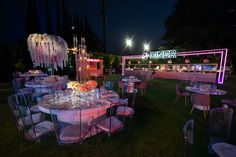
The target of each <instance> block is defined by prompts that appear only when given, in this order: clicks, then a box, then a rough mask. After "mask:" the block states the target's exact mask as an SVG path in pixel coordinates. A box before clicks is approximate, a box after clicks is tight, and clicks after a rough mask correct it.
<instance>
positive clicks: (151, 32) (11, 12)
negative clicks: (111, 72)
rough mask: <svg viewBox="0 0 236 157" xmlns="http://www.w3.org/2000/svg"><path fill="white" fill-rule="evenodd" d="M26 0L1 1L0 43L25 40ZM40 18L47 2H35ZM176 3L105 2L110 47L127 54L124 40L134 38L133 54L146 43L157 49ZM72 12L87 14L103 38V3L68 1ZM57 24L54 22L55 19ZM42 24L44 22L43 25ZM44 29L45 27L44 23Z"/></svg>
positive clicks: (172, 0) (152, 0)
mask: <svg viewBox="0 0 236 157" xmlns="http://www.w3.org/2000/svg"><path fill="white" fill-rule="evenodd" d="M26 2H27V1H26V0H20V1H19V0H1V1H0V19H1V24H0V41H11V40H19V39H24V31H25V16H26V11H27V5H26V4H27V3H26ZM36 2H37V9H38V13H39V18H40V20H41V21H43V18H44V15H45V8H44V5H43V4H45V0H36ZM54 2H55V0H50V6H51V12H52V15H55V13H54V10H55V3H54ZM176 2H177V0H164V1H163V0H106V9H107V10H106V16H107V21H106V26H107V47H108V49H109V50H110V51H114V52H122V51H125V50H124V47H125V43H124V41H125V38H126V37H133V40H134V47H133V50H134V51H141V50H142V48H143V47H142V46H143V43H144V42H150V45H151V48H154V47H155V48H157V47H158V45H159V44H160V42H161V37H162V35H163V34H164V31H165V29H164V20H165V19H166V17H167V16H168V15H170V14H171V12H172V11H173V10H174V5H175V3H176ZM65 3H66V5H67V7H68V9H69V10H70V11H71V13H73V11H74V10H76V8H78V9H79V13H80V15H81V17H82V16H83V15H87V16H88V19H89V22H90V24H91V26H92V28H93V30H94V31H95V32H96V34H97V35H98V36H99V37H100V38H101V39H102V16H99V11H100V10H101V8H102V0H66V1H65ZM53 22H54V23H55V20H53ZM42 23H43V22H41V24H42ZM41 29H42V30H44V29H45V26H44V25H43V24H42V25H41Z"/></svg>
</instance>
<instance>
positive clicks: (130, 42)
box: [125, 38, 133, 54]
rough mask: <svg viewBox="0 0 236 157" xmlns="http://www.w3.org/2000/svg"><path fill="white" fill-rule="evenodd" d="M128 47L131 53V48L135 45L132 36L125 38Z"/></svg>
mask: <svg viewBox="0 0 236 157" xmlns="http://www.w3.org/2000/svg"><path fill="white" fill-rule="evenodd" d="M125 44H126V48H128V51H127V53H128V54H129V52H130V48H131V47H132V46H133V41H132V39H130V38H127V39H125Z"/></svg>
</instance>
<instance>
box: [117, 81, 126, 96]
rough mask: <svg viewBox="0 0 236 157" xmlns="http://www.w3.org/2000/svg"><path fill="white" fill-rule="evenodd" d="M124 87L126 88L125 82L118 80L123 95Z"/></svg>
mask: <svg viewBox="0 0 236 157" xmlns="http://www.w3.org/2000/svg"><path fill="white" fill-rule="evenodd" d="M124 89H125V83H124V82H122V81H121V80H119V81H118V93H119V92H120V90H121V95H122V97H123V94H124Z"/></svg>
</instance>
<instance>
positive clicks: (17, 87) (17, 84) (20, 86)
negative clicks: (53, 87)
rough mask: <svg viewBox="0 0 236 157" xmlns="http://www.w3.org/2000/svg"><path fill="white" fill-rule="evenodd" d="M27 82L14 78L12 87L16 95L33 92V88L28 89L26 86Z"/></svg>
mask: <svg viewBox="0 0 236 157" xmlns="http://www.w3.org/2000/svg"><path fill="white" fill-rule="evenodd" d="M24 83H25V80H24V79H23V78H14V79H12V85H13V89H14V92H15V93H21V92H26V91H27V92H33V89H32V88H26V87H25V86H24Z"/></svg>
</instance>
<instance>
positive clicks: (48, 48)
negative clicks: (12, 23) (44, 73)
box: [27, 33, 68, 70]
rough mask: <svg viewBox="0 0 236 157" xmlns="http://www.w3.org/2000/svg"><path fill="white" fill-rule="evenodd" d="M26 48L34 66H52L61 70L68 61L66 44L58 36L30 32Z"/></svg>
mask: <svg viewBox="0 0 236 157" xmlns="http://www.w3.org/2000/svg"><path fill="white" fill-rule="evenodd" d="M27 45H28V50H29V51H30V56H31V59H32V62H33V64H34V66H40V67H53V68H54V69H55V70H57V67H58V66H59V67H60V68H61V69H62V70H63V68H64V67H66V63H67V61H68V45H67V43H66V42H65V40H64V39H62V38H61V37H59V36H53V35H49V34H36V33H35V34H30V35H29V37H28V39H27Z"/></svg>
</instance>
